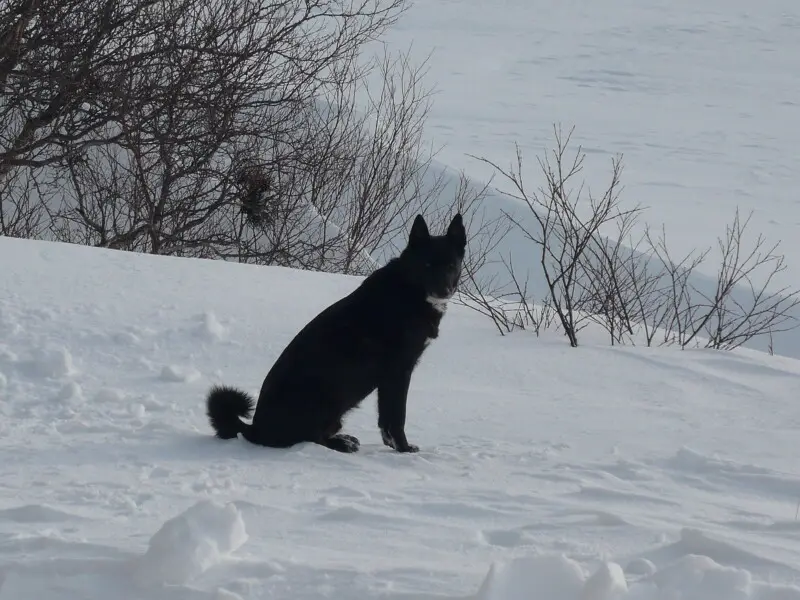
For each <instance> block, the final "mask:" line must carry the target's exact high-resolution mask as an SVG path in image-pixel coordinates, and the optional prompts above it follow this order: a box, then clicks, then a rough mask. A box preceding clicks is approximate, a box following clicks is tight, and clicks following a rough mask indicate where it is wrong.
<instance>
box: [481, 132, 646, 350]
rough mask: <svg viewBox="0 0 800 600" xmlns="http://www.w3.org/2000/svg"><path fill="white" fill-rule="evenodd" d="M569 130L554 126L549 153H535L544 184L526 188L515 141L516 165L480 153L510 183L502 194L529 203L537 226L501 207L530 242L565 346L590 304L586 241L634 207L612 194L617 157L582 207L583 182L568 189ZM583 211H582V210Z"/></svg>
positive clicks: (575, 164) (572, 170) (578, 158)
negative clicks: (604, 182)
mask: <svg viewBox="0 0 800 600" xmlns="http://www.w3.org/2000/svg"><path fill="white" fill-rule="evenodd" d="M571 135H572V132H570V133H569V134H568V135H567V137H566V138H564V136H563V135H562V133H561V131H560V129H558V128H556V130H555V138H556V147H555V149H554V150H553V156H552V159H551V158H550V157H545V159H544V160H542V159H539V161H538V162H539V166H540V168H541V170H542V174H543V176H544V181H545V183H544V185H543V186H541V187H539V189H538V190H537V191H528V190H526V187H525V184H524V181H523V176H522V168H523V160H522V153H521V151H520V149H519V147H517V160H516V165H515V166H512V167H511V168H510V169H508V170H505V169H502V168H501V167H499V166H497V165H496V164H495V163H493V162H491V161H488V160H487V159H485V158H480V159H479V160H481V161H482V162H485V163H487V164H489V165H491V166H492V167H493V168H494V169H495V170H496V171H497V172H498V173H499V174H500V175H502V176H503V177H504V178H505V179H506V180H507V181H508V182H509V183H510V184H511V186H512V188H513V189H512V191H511V192H504V193H505V194H506V195H508V196H510V197H512V198H514V199H516V200H520V201H522V202H524V203H525V205H526V206H527V207H528V208H529V210H530V213H531V215H532V216H533V217H534V220H535V222H536V224H537V225H538V227H536V228H532V227H529V226H527V225H525V224H523V223H522V222H521V221H520V220H519V219H517V218H515V217H514V216H513V215H511V214H510V213H508V212H506V213H505V214H506V216H507V218H508V219H509V220H510V221H511V222H512V223H513V224H514V225H515V226H516V227H518V228H519V229H520V230H521V231H522V232H523V234H524V235H525V237H526V238H528V239H529V240H530V241H531V242H532V243H533V244H534V247H535V248H536V252H537V256H538V263H539V264H540V265H541V267H542V273H543V275H544V278H545V281H546V284H547V289H548V292H549V299H550V301H551V304H552V307H553V310H554V311H555V313H556V315H557V316H558V319H559V323H560V325H561V328H562V329H563V331H564V334H565V335H566V336H567V338H568V339H569V342H570V345H571V346H577V345H578V332H579V331H580V330H581V329H582V328H583V327H584V326H585V324H586V318H587V317H586V313H585V311H586V309H587V308H591V305H592V302H591V301H592V300H593V299H592V298H591V296H590V294H591V291H592V290H591V286H590V285H589V283H588V282H587V280H586V275H587V274H586V261H587V259H588V255H589V253H590V246H591V245H592V244H593V243H594V241H595V240H596V238H597V237H598V235H599V231H600V229H601V228H602V227H603V226H604V225H606V224H608V223H613V222H616V221H618V220H619V219H622V218H626V217H627V216H628V215H630V214H633V213H634V212H635V211H632V210H625V211H623V210H622V209H621V208H620V204H619V198H618V187H619V179H620V174H621V162H620V161H619V159H614V160H613V161H612V176H611V181H610V183H609V185H608V187H607V188H606V190H605V192H604V193H603V194H602V195H601V196H600V197H599V198H598V197H596V196H593V195H592V194H591V192H589V193H588V194H587V195H588V202H587V203H586V210H582V208H583V206H582V204H583V202H582V200H583V194H582V192H583V188H582V186H581V187H579V188H578V189H577V190H573V189H572V188H571V186H572V180H573V179H574V178H575V177H576V176H577V175H579V174H580V172H581V170H582V168H583V160H584V154H583V153H582V152H581V150H580V148H579V149H578V151H577V153H576V154H575V156H574V157H573V158H572V159H570V158H568V157H567V155H566V154H567V146H568V145H569V141H570V137H571ZM582 213H583V214H582Z"/></svg>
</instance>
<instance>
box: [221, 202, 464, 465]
mask: <svg viewBox="0 0 800 600" xmlns="http://www.w3.org/2000/svg"><path fill="white" fill-rule="evenodd" d="M466 244H467V238H466V231H465V230H464V223H463V221H462V218H461V215H460V214H457V215H456V216H455V217H454V218H453V220H452V222H451V223H450V226H449V227H448V229H447V233H446V235H442V236H431V235H430V234H429V233H428V226H427V225H426V224H425V220H424V219H423V218H422V215H417V218H416V219H415V220H414V224H413V226H412V228H411V233H410V235H409V239H408V244H407V246H406V248H405V249H404V250H403V252H402V253H401V254H400V256H398V257H395V258H393V259H392V260H390V261H389V262H388V263H387V264H386V265H385V266H383V267H381V268H379V269H377V270H376V271H375V272H373V273H372V274H371V275H370V276H369V277H367V278H366V279H364V281H363V282H362V283H361V285H360V286H359V287H358V288H356V290H355V291H353V292H352V293H351V294H349V295H348V296H345V297H344V298H342V299H341V300H339V301H338V302H336V303H334V304H332V305H331V306H329V307H328V308H326V309H325V310H323V311H322V312H321V313H320V314H319V315H317V316H316V317H315V318H314V319H312V320H311V321H310V322H309V323H308V324H307V325H306V326H305V327H304V328H303V329H302V330H301V331H300V333H298V334H297V336H295V338H294V339H293V340H292V341H291V342H290V343H289V345H288V346H287V347H286V349H285V350H284V351H283V353H282V354H281V355H280V356H279V357H278V360H277V361H276V362H275V364H274V365H273V367H272V369H271V370H270V371H269V373H268V374H267V377H266V379H264V383H263V385H262V386H261V393H260V394H259V397H258V406H257V407H256V412H255V415H254V416H253V422H252V424H247V423H245V422H243V421H242V420H241V418H249V416H250V414H251V413H252V411H253V404H254V401H253V399H252V398H251V397H250V396H248V395H247V394H246V393H244V392H242V391H240V390H237V389H235V388H232V387H227V386H216V387H214V388H212V389H211V391H210V392H209V394H208V398H207V401H206V405H207V414H208V417H209V420H210V422H211V426H212V427H213V428H214V430H215V431H216V435H217V437H220V438H222V439H231V438H235V437H236V436H237V435H238V434H239V433H241V434H242V435H243V436H244V438H245V439H246V440H248V441H249V442H252V443H254V444H260V445H263V446H271V447H274V448H288V447H289V446H293V445H294V444H297V443H300V442H316V443H318V444H322V445H323V446H327V447H328V448H331V449H333V450H338V451H339V452H356V451H357V450H358V448H359V445H360V442H359V441H358V439H357V438H355V437H353V436H351V435H346V434H343V433H340V430H341V429H342V418H343V417H344V415H345V414H346V413H347V412H348V411H350V410H352V409H353V408H355V407H357V406H358V405H359V404H360V403H361V402H362V401H363V400H364V398H366V397H367V396H368V395H369V394H371V393H372V392H373V391H374V390H375V389H377V390H378V427H379V429H380V431H381V436H382V438H383V443H384V444H386V445H387V446H389V447H391V448H394V449H395V450H397V451H399V452H416V451H417V450H419V448H417V446H414V445H412V444H409V443H408V440H407V439H406V433H405V422H406V398H407V395H408V386H409V383H410V381H411V374H412V372H413V371H414V367H416V365H417V361H419V358H420V356H422V353H423V351H424V350H425V347H426V346H427V345H428V343H430V341H431V340H433V339H434V338H436V337H437V336H438V335H439V322H440V321H441V319H442V315H443V314H444V312H445V309H446V307H447V301H448V300H449V299H450V297H451V296H452V295H453V294H454V293H455V291H456V286H457V284H458V280H459V277H460V275H461V265H462V261H463V259H464V252H465V248H466Z"/></svg>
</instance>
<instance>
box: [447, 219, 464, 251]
mask: <svg viewBox="0 0 800 600" xmlns="http://www.w3.org/2000/svg"><path fill="white" fill-rule="evenodd" d="M447 238H448V239H449V240H450V241H451V242H453V244H455V245H457V246H458V247H459V248H461V249H462V250H463V249H464V248H466V246H467V230H466V229H464V219H462V218H461V213H456V216H455V217H453V220H452V221H450V227H448V228H447Z"/></svg>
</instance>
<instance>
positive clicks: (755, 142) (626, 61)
mask: <svg viewBox="0 0 800 600" xmlns="http://www.w3.org/2000/svg"><path fill="white" fill-rule="evenodd" d="M491 7H492V8H489V4H487V2H486V1H485V0H414V3H413V6H412V7H411V8H410V9H409V10H408V12H407V13H405V14H404V15H403V17H402V19H400V20H399V21H398V23H397V24H396V25H395V26H394V27H393V28H392V29H390V30H389V31H388V33H387V34H386V36H385V39H386V41H387V43H388V44H389V45H390V46H391V47H393V48H397V49H405V48H407V47H409V46H411V48H412V55H413V56H414V57H415V58H416V59H417V60H422V59H423V58H426V57H428V56H429V55H430V57H429V59H428V61H427V63H426V64H427V67H428V76H427V77H426V81H428V82H430V83H431V84H433V85H435V90H436V93H435V96H434V102H433V105H432V107H431V111H430V115H429V118H428V121H427V127H426V136H427V138H429V139H430V140H431V142H432V143H433V145H434V146H435V147H437V148H439V147H441V150H440V152H439V153H438V154H437V160H438V161H440V162H441V163H442V164H445V165H447V166H448V167H450V168H452V169H463V170H465V171H466V173H467V174H468V175H469V176H470V177H471V178H472V179H473V180H474V181H476V182H484V181H487V180H488V179H489V178H490V177H491V176H492V175H493V170H492V169H491V168H490V167H488V166H487V165H485V164H483V163H481V162H479V161H477V160H475V158H472V156H470V155H473V156H478V157H485V158H487V159H490V160H492V161H493V162H495V163H497V164H498V165H500V166H501V167H504V168H508V167H509V166H510V165H511V164H512V163H513V161H514V159H515V154H514V152H515V150H514V144H515V143H517V144H519V145H520V148H521V150H522V152H523V157H524V160H525V164H524V175H525V177H526V181H527V184H528V186H529V188H534V187H536V186H538V185H541V183H542V178H541V175H540V173H539V168H538V165H537V163H536V160H537V158H541V157H544V156H545V155H546V154H547V153H548V152H550V151H552V149H553V143H554V138H553V125H554V124H561V125H562V126H563V128H564V130H565V131H569V129H570V128H572V127H573V126H574V127H575V132H574V135H573V137H572V144H571V149H572V150H574V149H576V148H577V146H578V145H579V144H580V145H582V146H583V150H584V151H585V152H586V163H585V168H584V172H583V173H582V177H581V180H583V179H585V182H586V184H587V186H589V188H590V189H591V190H592V191H593V192H594V193H601V192H602V191H603V190H604V189H605V188H603V186H604V185H606V184H607V182H608V179H609V176H610V164H611V158H612V157H613V156H615V155H616V154H618V153H621V154H622V155H623V163H624V172H623V176H622V183H623V185H624V189H623V191H622V194H621V199H622V203H623V206H626V207H632V206H634V205H636V204H638V203H640V204H641V205H643V206H645V207H646V208H647V210H646V212H645V213H644V214H643V215H642V218H641V222H640V227H639V230H640V231H641V228H642V227H643V226H644V225H645V224H649V225H650V226H651V227H653V228H654V229H655V230H660V228H661V226H662V224H663V225H664V226H665V227H666V232H667V239H668V240H669V246H670V249H671V251H672V252H673V253H674V254H675V255H676V256H678V255H680V256H683V255H685V254H686V253H688V252H690V251H691V250H693V249H705V248H709V247H711V248H712V250H713V251H716V239H717V237H718V236H720V235H723V234H724V232H725V226H726V224H728V223H730V221H731V219H732V218H733V215H734V210H735V209H736V207H737V206H738V207H739V208H740V209H741V211H742V214H745V215H746V214H748V213H749V212H750V211H753V217H752V222H751V225H750V234H751V238H754V237H755V235H757V234H759V233H760V234H763V235H764V236H765V238H766V239H767V240H768V242H769V243H770V244H772V243H776V242H780V248H779V250H780V252H781V253H783V254H785V256H786V267H787V268H786V271H784V272H783V273H780V274H778V276H777V277H776V278H775V280H774V281H773V288H772V289H780V288H782V287H784V286H786V285H789V286H793V287H795V286H796V285H797V282H798V281H800V244H798V243H797V240H798V239H800V235H799V234H800V203H798V189H800V168H798V165H799V164H800V154H798V149H797V133H796V129H797V127H796V126H794V125H793V124H795V123H800V101H798V98H799V97H800V4H798V3H797V2H796V1H795V0H766V1H765V2H761V3H759V4H757V5H756V4H754V3H753V2H749V1H747V0H704V1H703V2H702V3H698V2H693V1H691V0H652V1H648V2H647V3H642V2H639V1H637V0H597V1H594V2H586V1H583V0H564V1H562V2H551V1H547V0H503V1H501V2H493V3H491ZM494 183H496V184H498V185H499V184H501V183H502V182H501V181H500V180H499V179H495V182H494ZM576 183H577V182H576ZM503 187H504V189H507V188H508V186H503ZM486 209H487V211H488V212H489V214H490V216H496V215H497V214H498V213H501V211H503V210H509V209H510V210H511V212H512V214H513V215H514V217H515V218H517V219H519V218H522V219H523V221H524V222H525V223H526V226H528V225H529V224H530V223H531V222H532V219H530V218H529V216H526V214H525V213H526V212H527V209H524V210H514V209H513V207H512V208H509V203H508V202H507V201H505V200H504V199H503V198H501V197H498V196H497V195H496V194H494V195H491V196H490V197H489V198H488V199H487V202H486ZM530 246H531V245H530V243H528V242H527V241H526V240H525V239H524V236H522V235H519V234H518V232H515V233H514V234H512V235H511V236H509V237H508V238H507V239H506V240H505V242H504V243H503V244H501V245H500V246H498V247H497V248H496V251H495V253H494V256H493V258H494V259H495V260H497V259H498V258H500V257H502V258H508V256H509V254H512V255H513V257H514V261H515V270H516V271H517V272H518V273H520V274H521V276H522V278H523V279H524V277H525V275H526V274H529V275H531V277H532V280H531V287H532V288H533V290H534V294H533V295H534V297H535V299H536V300H541V297H542V296H541V273H540V270H539V267H538V264H537V260H536V259H537V257H536V256H535V251H534V250H533V249H531V247H530ZM712 256H713V252H712ZM716 267H717V265H716V264H715V262H714V260H713V259H712V260H709V261H707V263H706V264H703V265H702V266H701V267H700V268H699V270H698V272H697V274H696V275H697V277H696V278H695V279H694V281H693V283H694V284H695V285H698V286H700V287H701V288H705V287H707V285H708V282H707V281H704V277H706V276H708V277H714V276H715V275H716V271H715V270H716ZM496 270H499V271H500V272H501V273H502V274H505V273H504V270H503V269H502V268H497V267H496V266H492V265H489V266H487V268H486V275H487V277H488V276H490V275H491V274H492V272H493V271H496ZM745 295H746V292H745ZM794 314H795V316H796V317H800V311H794ZM768 343H769V340H768V339H766V337H764V338H757V339H754V340H752V341H751V342H750V343H749V344H748V346H750V347H751V348H755V349H759V350H766V349H767V346H768ZM774 351H775V352H776V353H780V354H783V355H785V356H791V357H793V358H800V331H798V330H795V331H792V332H788V333H779V334H776V335H775V339H774Z"/></svg>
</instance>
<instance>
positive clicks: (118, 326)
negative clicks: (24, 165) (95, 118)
mask: <svg viewBox="0 0 800 600" xmlns="http://www.w3.org/2000/svg"><path fill="white" fill-rule="evenodd" d="M0 273H2V277H0V398H2V401H0V413H1V414H2V419H0V482H2V485H1V486H0V600H11V599H13V600H25V599H31V600H35V599H38V598H47V599H48V600H63V599H70V600H72V599H76V600H77V599H79V598H80V599H82V600H87V599H88V600H107V599H108V598H121V599H133V598H137V599H139V598H141V599H145V598H146V599H148V600H153V599H163V600H175V599H195V598H215V599H217V600H231V599H236V598H241V599H248V600H259V599H267V598H292V599H299V600H303V599H311V598H327V597H331V598H366V599H376V598H390V599H394V600H400V599H402V598H419V599H421V598H431V597H432V596H435V595H441V596H445V597H447V598H467V597H469V598H478V599H480V600H516V599H518V598H530V597H531V595H530V594H531V590H534V589H536V590H540V592H541V595H539V596H535V597H536V598H541V600H577V599H578V598H581V599H582V600H602V599H607V598H630V599H644V600H651V599H656V598H671V599H689V598H691V599H697V600H700V599H701V598H702V599H703V600H730V599H733V598H737V599H741V598H759V599H766V598H770V599H777V598H781V599H782V600H786V599H791V600H795V599H798V598H800V587H786V586H791V585H795V586H800V525H799V524H798V522H797V521H796V520H795V511H796V507H797V503H798V500H800V473H798V471H797V462H796V457H797V453H796V448H797V431H798V428H799V427H800V408H799V407H798V404H797V385H798V376H800V365H798V363H797V362H796V361H793V360H791V359H786V358H778V357H773V358H770V357H768V356H766V355H762V354H755V353H752V352H738V353H735V354H721V353H713V352H706V351H685V352H680V351H677V350H672V349H651V350H647V349H642V348H621V349H612V348H608V347H605V342H603V343H602V344H598V345H597V346H591V345H587V346H584V347H581V348H579V349H570V348H568V347H567V346H566V344H565V343H564V341H562V340H561V339H536V338H534V337H532V336H531V335H528V334H526V333H520V334H518V335H513V336H508V337H504V338H501V337H499V336H498V335H497V334H496V333H495V332H494V331H493V328H492V325H491V323H489V322H488V321H484V320H482V319H481V318H480V317H479V316H478V315H476V314H474V313H472V312H470V311H469V310H468V309H466V308H463V307H459V306H452V307H451V308H450V311H449V312H448V314H447V315H446V318H445V320H444V322H443V331H442V335H441V337H440V338H439V340H438V341H437V342H436V343H435V344H433V345H432V346H431V347H430V348H429V350H428V352H427V354H426V356H425V357H424V358H423V362H422V364H421V366H420V367H419V370H418V372H417V374H416V376H415V378H414V380H413V381H412V389H411V398H410V407H409V427H408V432H409V437H410V439H411V440H412V441H413V442H414V443H417V444H419V445H420V446H421V448H422V450H421V452H420V453H419V454H418V455H400V454H397V453H394V452H392V451H389V450H388V449H387V448H385V447H384V446H382V444H381V442H380V438H379V435H378V434H377V431H376V427H375V409H374V401H373V399H370V400H368V401H367V402H366V403H365V404H364V405H363V406H362V408H361V409H360V410H359V411H357V412H356V413H354V414H353V415H352V416H351V418H350V419H349V420H348V422H347V424H346V430H347V431H350V432H352V433H354V434H355V435H357V436H359V437H360V438H361V440H362V443H363V445H362V451H361V452H360V453H358V454H355V455H342V454H336V453H333V452H331V451H329V450H326V449H324V448H321V447H318V446H314V445H305V446H298V447H295V448H292V449H290V450H286V451H280V450H270V449H265V448H260V447H254V446H250V445H248V444H246V443H245V442H242V441H239V440H235V441H228V442H222V441H220V440H216V439H214V438H213V437H212V435H211V431H210V429H209V427H208V425H207V423H206V419H205V416H204V407H203V396H204V394H205V392H206V390H207V388H208V386H209V385H210V384H211V383H212V382H219V381H224V382H227V383H232V384H236V385H240V386H243V387H245V388H246V389H250V390H252V391H257V389H258V387H259V386H260V383H261V380H262V378H263V376H264V374H265V373H266V370H267V369H268V368H269V366H270V365H271V364H272V362H273V360H274V359H275V358H276V356H277V354H278V353H279V352H280V350H281V349H282V348H283V346H284V345H285V344H286V343H287V342H288V341H289V339H290V338H291V337H292V336H293V335H294V334H295V332H296V331H297V330H298V329H299V328H300V327H301V326H302V325H303V324H304V323H305V322H306V321H307V320H308V319H309V318H311V317H312V316H313V315H314V314H316V313H317V312H318V311H319V310H320V309H322V308H323V307H324V306H325V305H327V304H328V303H330V302H331V301H333V300H335V299H336V298H338V297H339V296H341V295H342V294H345V293H347V292H348V291H350V290H351V289H353V288H354V286H356V285H357V284H358V282H359V280H358V279H356V278H348V277H339V276H330V275H324V274H319V273H310V272H299V271H293V270H287V269H280V268H258V267H252V266H242V265H236V264H230V263H223V262H216V261H200V260H186V259H178V258H167V257H153V256H146V255H138V254H128V253H121V252H114V251H105V250H97V249H93V248H87V247H79V246H68V245H61V244H53V243H46V242H32V241H24V240H14V239H7V238H0ZM606 563H610V564H606ZM590 576H591V578H589V577H590ZM781 586H784V587H781Z"/></svg>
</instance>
